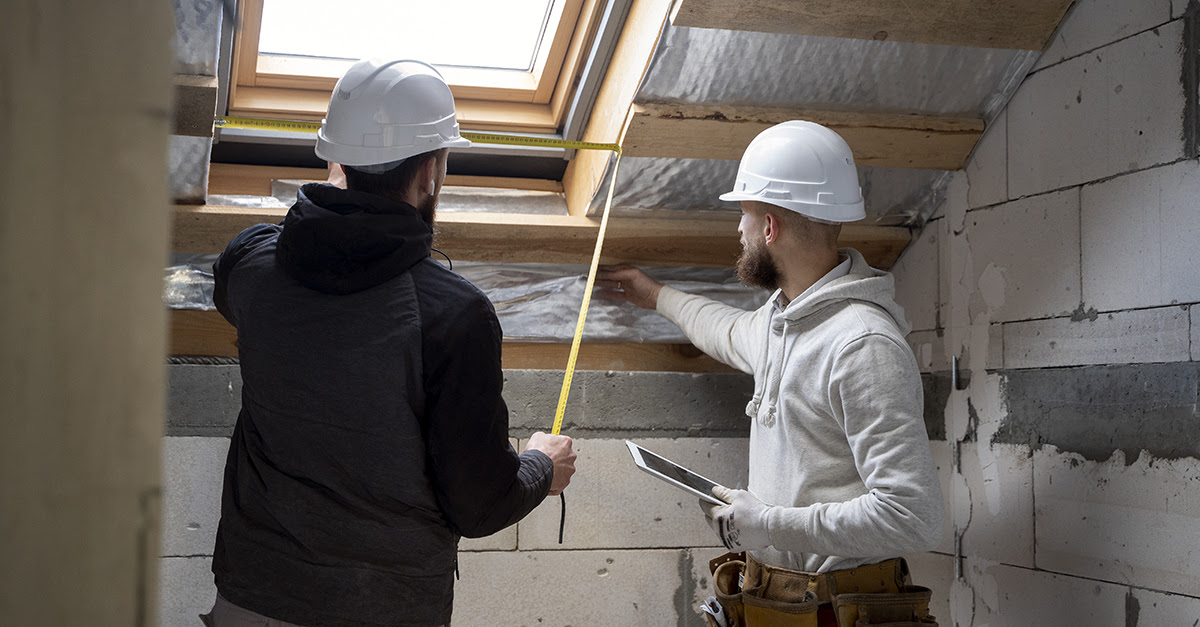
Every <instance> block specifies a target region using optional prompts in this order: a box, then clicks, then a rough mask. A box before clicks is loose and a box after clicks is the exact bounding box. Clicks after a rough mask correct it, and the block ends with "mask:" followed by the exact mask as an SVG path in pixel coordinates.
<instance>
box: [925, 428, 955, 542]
mask: <svg viewBox="0 0 1200 627" xmlns="http://www.w3.org/2000/svg"><path fill="white" fill-rule="evenodd" d="M950 451H951V449H950V443H949V442H946V441H945V440H943V441H941V442H930V443H929V452H930V453H931V454H932V455H933V465H934V467H935V468H936V469H937V474H938V481H940V482H941V484H942V501H943V505H944V509H943V516H942V539H941V541H940V542H938V545H937V548H935V549H934V551H936V552H938V553H945V554H947V555H953V554H954V516H953V514H954V507H953V504H952V503H951V502H950V480H951V477H952V476H953V475H954V458H953V456H952V455H951V452H950Z"/></svg>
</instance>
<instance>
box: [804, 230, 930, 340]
mask: <svg viewBox="0 0 1200 627" xmlns="http://www.w3.org/2000/svg"><path fill="white" fill-rule="evenodd" d="M839 252H841V253H842V254H843V255H847V256H849V257H850V272H849V273H847V274H846V276H843V277H839V278H837V279H834V280H832V281H830V282H829V283H827V284H825V285H824V286H822V287H821V288H820V289H818V290H817V291H815V292H813V293H812V294H809V295H808V296H807V297H805V298H804V299H803V300H795V301H792V302H791V303H789V304H788V306H787V308H786V309H784V312H783V316H784V318H785V319H787V320H788V321H792V322H794V321H796V320H800V319H801V318H804V317H805V316H808V315H810V314H812V313H814V312H816V311H817V310H819V309H822V308H823V307H825V306H826V305H828V304H830V303H831V302H832V301H842V300H852V301H855V300H856V301H861V302H867V303H871V304H874V305H877V306H879V307H880V308H882V309H883V310H884V311H886V312H887V313H888V315H890V316H891V317H892V320H894V321H895V322H896V326H897V327H898V328H899V329H900V334H901V335H907V334H908V332H909V330H910V329H911V326H910V325H909V323H908V321H907V320H906V319H905V318H904V308H902V307H901V306H900V305H898V304H896V288H895V281H894V280H893V278H892V275H891V274H890V273H887V272H884V271H882V270H876V269H875V268H872V267H871V266H870V265H869V264H867V260H866V259H864V258H863V256H862V254H861V253H859V252H858V251H857V250H854V249H853V248H842V249H840V250H839Z"/></svg>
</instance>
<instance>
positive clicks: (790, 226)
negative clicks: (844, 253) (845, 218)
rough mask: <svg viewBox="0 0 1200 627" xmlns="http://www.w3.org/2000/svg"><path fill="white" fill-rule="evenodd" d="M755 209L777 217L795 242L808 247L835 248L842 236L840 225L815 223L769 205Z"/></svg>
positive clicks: (762, 205)
mask: <svg viewBox="0 0 1200 627" xmlns="http://www.w3.org/2000/svg"><path fill="white" fill-rule="evenodd" d="M757 208H758V210H759V211H761V212H763V213H771V214H773V215H775V216H776V217H778V218H779V221H780V222H782V223H783V224H784V228H785V229H786V230H787V232H788V233H790V234H791V237H794V238H796V240H797V241H799V242H801V243H803V244H805V245H808V246H816V247H832V248H837V241H838V237H839V236H840V235H841V234H842V225H841V224H837V223H835V224H828V223H825V222H817V221H815V220H811V219H809V218H808V217H807V216H805V215H804V214H801V213H797V212H795V211H792V210H790V209H784V208H783V207H779V206H776V205H772V204H769V203H760V204H759V205H758V206H757Z"/></svg>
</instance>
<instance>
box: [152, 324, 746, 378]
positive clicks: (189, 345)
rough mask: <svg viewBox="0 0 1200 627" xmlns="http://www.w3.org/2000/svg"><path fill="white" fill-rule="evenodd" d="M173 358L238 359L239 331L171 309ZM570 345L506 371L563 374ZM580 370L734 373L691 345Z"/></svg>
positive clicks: (591, 354) (545, 347)
mask: <svg viewBox="0 0 1200 627" xmlns="http://www.w3.org/2000/svg"><path fill="white" fill-rule="evenodd" d="M168 325H169V326H170V341H169V353H170V354H171V355H188V356H199V357H237V356H238V347H237V330H236V329H234V328H233V326H232V325H230V324H229V323H228V322H227V321H226V320H225V318H224V317H222V316H221V314H220V313H218V312H216V311H198V310H191V309H172V310H170V311H169V314H168ZM570 350H571V344H570V343H569V342H567V343H545V342H504V346H503V349H502V353H501V359H502V361H503V367H504V368H510V369H544V370H560V369H562V368H564V367H565V366H566V364H567V356H568V354H569V353H570ZM575 365H576V368H578V369H579V370H625V371H668V372H734V370H733V369H732V368H730V367H728V366H726V365H724V364H722V363H720V362H718V361H716V360H714V359H713V358H711V357H709V356H707V355H705V354H704V353H702V352H701V351H700V349H698V348H696V347H695V346H692V345H691V344H645V343H611V342H604V343H599V342H597V343H584V344H582V345H580V350H579V356H578V358H577V361H576V364H575Z"/></svg>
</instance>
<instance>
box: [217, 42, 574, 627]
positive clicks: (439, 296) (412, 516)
mask: <svg viewBox="0 0 1200 627" xmlns="http://www.w3.org/2000/svg"><path fill="white" fill-rule="evenodd" d="M467 145H470V142H467V141H466V140H464V139H462V138H461V137H460V136H459V133H458V124H457V122H456V120H455V114H454V102H453V98H452V96H451V95H450V90H449V88H448V87H447V86H446V83H445V81H443V80H442V77H441V76H440V75H439V74H438V73H437V71H436V70H434V69H433V68H432V67H430V66H428V65H426V64H423V63H420V62H416V61H394V62H388V63H381V62H377V61H360V62H359V63H357V64H355V65H354V66H353V67H352V68H351V69H350V70H349V71H348V72H347V73H346V75H345V76H343V77H342V79H341V80H339V81H338V84H337V87H336V88H335V89H334V95H333V98H332V100H331V102H330V109H329V114H328V117H327V119H326V120H325V121H324V123H323V124H322V128H321V132H320V134H319V135H318V143H317V155H318V156H320V157H322V158H324V159H326V160H328V161H330V162H332V163H337V164H341V165H342V166H343V169H344V171H345V173H346V184H347V189H339V188H337V187H334V186H332V185H327V184H310V185H305V186H304V187H302V188H301V190H300V193H299V198H298V200H297V202H296V204H295V205H294V206H293V207H292V208H291V210H290V211H289V212H288V214H287V217H286V218H284V220H283V223H282V224H281V225H269V224H260V225H257V226H254V227H251V228H249V229H247V230H246V231H243V232H242V233H241V234H240V235H238V236H237V237H236V238H234V240H233V241H232V242H230V244H229V246H228V247H227V248H226V250H225V252H224V253H223V254H222V255H221V256H220V258H219V259H218V260H217V262H216V263H215V264H214V272H215V274H216V289H215V294H214V300H215V302H216V305H217V308H218V309H219V310H220V311H221V313H222V314H223V315H224V316H225V318H226V319H228V320H229V321H230V322H231V323H232V324H233V325H234V326H235V327H237V331H238V347H239V355H240V359H241V372H242V381H243V388H242V410H241V413H240V414H239V416H238V421H237V425H236V426H235V427H234V432H233V437H232V440H231V442H230V448H229V457H228V459H227V461H226V466H225V487H224V494H223V496H222V502H221V522H220V526H219V528H218V531H217V543H216V548H215V550H214V555H213V572H214V574H215V575H216V583H217V591H218V593H219V595H218V598H217V603H216V605H215V606H214V608H213V611H212V613H210V614H209V615H207V616H204V617H203V618H204V619H205V622H206V623H208V624H209V625H215V626H216V627H225V626H226V625H243V624H258V625H262V624H271V625H286V624H304V625H444V624H447V623H449V621H450V615H451V606H452V601H453V587H454V577H455V572H456V570H457V566H458V563H457V547H458V539H459V537H460V536H466V537H480V536H486V535H490V534H492V533H495V532H497V531H499V530H501V529H503V528H505V527H507V526H509V525H511V524H513V523H515V522H517V521H518V520H520V519H521V518H522V517H524V516H525V515H526V514H528V513H529V512H530V511H531V510H533V508H534V507H536V506H537V505H538V504H539V503H541V501H542V500H543V499H544V498H545V497H546V496H547V494H558V493H560V492H562V490H563V488H565V487H566V486H567V484H568V483H569V481H570V477H571V474H572V473H574V471H575V453H574V451H573V450H572V449H571V440H570V438H567V437H565V436H555V435H547V434H544V433H535V434H534V435H533V436H532V437H530V439H529V445H528V447H527V448H526V450H525V452H524V453H522V454H520V455H517V453H516V452H515V451H514V450H513V448H512V447H511V445H509V443H508V410H507V407H506V406H505V404H504V401H503V399H502V398H501V387H502V381H503V378H502V373H501V369H500V347H501V333H500V326H499V323H498V321H497V320H496V315H495V311H494V310H493V308H492V306H491V303H490V302H489V301H488V300H487V297H486V296H484V294H483V293H482V292H480V291H479V289H477V288H476V287H475V286H473V285H472V284H471V283H470V282H468V281H466V280H465V279H463V278H461V277H459V276H458V275H456V274H454V273H452V272H450V271H449V270H446V269H445V268H444V267H442V266H441V265H440V264H438V263H437V262H435V261H433V260H432V259H430V257H429V253H430V246H431V242H432V226H433V218H434V210H435V208H436V204H437V197H438V193H439V191H440V189H441V184H442V181H443V180H444V178H445V173H446V154H447V152H448V149H449V148H450V147H455V146H467ZM268 619H270V620H272V621H274V622H270V623H266V622H265V621H266V620H268ZM254 621H257V622H254Z"/></svg>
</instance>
